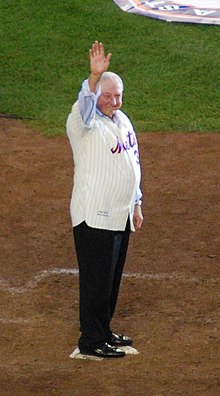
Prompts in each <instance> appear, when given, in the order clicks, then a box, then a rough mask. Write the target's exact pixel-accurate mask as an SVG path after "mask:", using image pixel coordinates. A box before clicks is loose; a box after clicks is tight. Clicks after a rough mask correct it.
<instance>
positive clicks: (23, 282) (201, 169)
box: [0, 118, 220, 396]
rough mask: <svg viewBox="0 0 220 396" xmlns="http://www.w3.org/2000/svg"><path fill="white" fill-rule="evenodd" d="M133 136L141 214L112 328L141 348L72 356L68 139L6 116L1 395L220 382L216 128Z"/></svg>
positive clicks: (193, 389) (0, 214) (219, 385)
mask: <svg viewBox="0 0 220 396" xmlns="http://www.w3.org/2000/svg"><path fill="white" fill-rule="evenodd" d="M138 140H139V146H140V154H141V164H142V190H143V193H144V201H143V213H144V217H145V219H144V223H143V227H142V229H141V230H139V231H138V232H136V233H133V234H132V235H131V240H130V246H129V251H128V256H127V262H126V267H125V273H124V277H123V281H122V285H121V289H120V296H119V301H118V306H117V310H116V314H115V317H114V321H113V324H112V328H113V330H114V331H116V332H122V333H125V334H127V335H129V336H131V337H132V338H133V341H134V347H135V348H137V350H138V351H139V354H137V355H127V356H126V357H125V358H122V359H112V360H111V359H106V360H102V361H90V360H77V359H71V358H69V355H70V354H71V353H72V352H73V350H74V349H75V347H76V345H77V339H78V336H79V319H78V304H79V296H78V273H77V262H76V257H75V251H74V246H73V240H72V229H71V223H70V215H69V202H70V194H71V188H72V176H73V166H72V153H71V150H70V146H69V142H68V139H67V137H66V136H62V137H54V138H48V137H45V136H43V135H42V134H40V133H39V132H37V131H34V130H30V129H29V128H28V127H27V126H26V125H25V124H24V123H22V122H21V121H18V120H10V119H6V118H1V119H0V155H1V158H0V161H1V162H0V163H1V184H0V189H1V191H0V196H1V211H0V218H1V234H0V242H1V265H0V347H1V359H0V395H1V396H26V395H27V396H29V395H30V396H32V395H33V396H35V395H36V396H42V395H43V396H44V395H47V396H51V395H53V396H78V395H79V396H82V395H83V396H99V395H103V396H178V395H182V396H197V395H198V396H218V395H219V394H220V332H219V331H220V298H219V295H220V276H219V275H220V232H219V223H220V221H219V213H220V189H219V186H220V169H219V153H220V138H219V134H213V133H206V134H205V133H204V134H203V133H138Z"/></svg>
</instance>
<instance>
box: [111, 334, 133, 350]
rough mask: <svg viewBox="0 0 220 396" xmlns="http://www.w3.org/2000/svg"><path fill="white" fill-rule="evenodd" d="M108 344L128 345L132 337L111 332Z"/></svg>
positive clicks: (130, 343)
mask: <svg viewBox="0 0 220 396" xmlns="http://www.w3.org/2000/svg"><path fill="white" fill-rule="evenodd" d="M109 344H110V345H112V346H119V347H120V346H130V345H132V339H131V338H130V337H127V336H125V335H123V334H114V333H112V336H111V338H110V340H109Z"/></svg>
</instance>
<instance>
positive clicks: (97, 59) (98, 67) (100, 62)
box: [89, 41, 111, 92]
mask: <svg viewBox="0 0 220 396" xmlns="http://www.w3.org/2000/svg"><path fill="white" fill-rule="evenodd" d="M89 58H90V76H89V87H90V91H91V92H96V88H97V84H98V82H99V80H100V78H101V75H102V73H104V72H105V71H107V70H108V67H109V63H110V59H111V53H110V52H109V53H108V54H107V55H106V56H105V50H104V45H103V44H102V43H99V42H98V41H95V42H94V43H93V44H92V47H91V48H90V50H89Z"/></svg>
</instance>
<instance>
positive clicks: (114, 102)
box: [111, 97, 117, 106]
mask: <svg viewBox="0 0 220 396" xmlns="http://www.w3.org/2000/svg"><path fill="white" fill-rule="evenodd" d="M116 103H117V102H116V99H115V98H114V97H112V98H111V104H112V106H116Z"/></svg>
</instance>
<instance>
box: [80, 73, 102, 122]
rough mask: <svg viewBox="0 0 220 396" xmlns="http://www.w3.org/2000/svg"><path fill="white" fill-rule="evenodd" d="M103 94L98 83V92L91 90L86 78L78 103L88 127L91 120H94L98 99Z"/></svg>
mask: <svg viewBox="0 0 220 396" xmlns="http://www.w3.org/2000/svg"><path fill="white" fill-rule="evenodd" d="M100 94H101V87H100V84H98V88H97V91H96V92H91V91H90V88H89V82H88V80H85V81H84V82H83V84H82V89H81V91H80V93H79V95H78V104H79V111H80V114H81V117H82V120H83V122H84V124H86V125H87V126H88V127H89V126H90V122H91V121H92V119H93V117H94V115H95V112H96V105H97V100H98V98H99V96H100Z"/></svg>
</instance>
